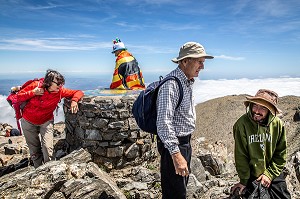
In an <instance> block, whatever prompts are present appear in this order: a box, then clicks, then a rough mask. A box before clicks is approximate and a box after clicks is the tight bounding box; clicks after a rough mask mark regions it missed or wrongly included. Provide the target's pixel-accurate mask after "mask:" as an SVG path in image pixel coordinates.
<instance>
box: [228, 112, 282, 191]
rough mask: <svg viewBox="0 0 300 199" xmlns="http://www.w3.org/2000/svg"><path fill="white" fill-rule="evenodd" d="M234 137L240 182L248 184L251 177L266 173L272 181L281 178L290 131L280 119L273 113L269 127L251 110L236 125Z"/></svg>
mask: <svg viewBox="0 0 300 199" xmlns="http://www.w3.org/2000/svg"><path fill="white" fill-rule="evenodd" d="M233 135H234V140H235V150H234V153H235V164H236V170H237V173H238V175H239V178H240V183H242V184H243V185H246V184H247V182H248V180H249V178H250V175H251V176H255V177H259V176H260V175H261V174H264V175H266V176H268V177H269V178H270V179H271V180H273V179H274V178H275V177H277V176H279V174H280V173H281V172H282V169H283V167H284V166H285V163H286V156H287V143H286V132H285V128H284V125H283V122H282V121H281V120H280V118H278V117H274V116H273V115H272V114H269V118H268V125H265V126H262V125H260V124H258V123H257V122H255V121H254V120H252V117H251V113H250V111H248V112H247V113H245V114H244V115H242V116H241V117H240V118H239V119H238V120H237V122H236V123H235V124H234V126H233Z"/></svg>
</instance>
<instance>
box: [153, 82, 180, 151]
mask: <svg viewBox="0 0 300 199" xmlns="http://www.w3.org/2000/svg"><path fill="white" fill-rule="evenodd" d="M178 101H179V86H178V84H177V82H176V81H175V80H169V81H167V82H165V83H164V84H163V85H162V86H161V87H160V89H159V91H158V96H157V102H156V105H157V122H156V124H157V134H158V136H159V137H160V139H161V140H162V142H163V143H164V145H165V147H166V148H167V149H168V150H169V152H170V154H174V153H176V152H179V147H178V144H179V142H178V139H177V137H176V132H175V126H174V115H175V109H176V106H177V104H178Z"/></svg>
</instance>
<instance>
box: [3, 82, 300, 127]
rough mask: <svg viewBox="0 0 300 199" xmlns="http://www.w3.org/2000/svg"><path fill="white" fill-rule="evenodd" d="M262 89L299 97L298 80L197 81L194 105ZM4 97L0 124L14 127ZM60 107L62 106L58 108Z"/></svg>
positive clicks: (60, 118)
mask: <svg viewBox="0 0 300 199" xmlns="http://www.w3.org/2000/svg"><path fill="white" fill-rule="evenodd" d="M261 88H264V89H270V90H274V91H276V92H277V93H278V95H279V96H280V97H282V96H286V95H295V96H300V78H269V79H252V80H251V79H236V80H225V79H224V80H199V79H197V80H196V81H195V84H194V96H195V102H196V104H198V103H201V102H204V101H207V100H210V99H214V98H218V97H223V96H226V95H239V94H248V95H255V93H256V92H257V90H259V89H261ZM6 97H7V96H4V95H0V123H9V124H12V125H13V126H14V127H16V123H15V118H14V110H13V109H12V108H11V107H10V106H9V104H8V103H7V101H6ZM60 107H62V105H61V106H60ZM54 116H55V121H56V122H59V121H64V114H63V111H62V108H59V109H58V114H56V113H55V114H54Z"/></svg>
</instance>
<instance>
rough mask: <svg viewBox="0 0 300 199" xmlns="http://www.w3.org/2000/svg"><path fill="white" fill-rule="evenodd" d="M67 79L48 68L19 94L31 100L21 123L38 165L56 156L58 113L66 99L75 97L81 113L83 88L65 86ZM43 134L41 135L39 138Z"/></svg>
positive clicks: (74, 104) (74, 109)
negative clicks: (55, 141) (56, 116)
mask: <svg viewBox="0 0 300 199" xmlns="http://www.w3.org/2000/svg"><path fill="white" fill-rule="evenodd" d="M64 84H65V78H64V77H63V76H62V75H61V74H60V73H59V72H57V71H55V70H47V72H46V75H45V78H44V79H40V81H34V82H32V83H31V84H30V85H28V86H26V87H25V88H24V89H22V90H21V91H20V92H18V94H17V97H18V100H20V101H26V100H27V101H28V103H27V104H26V106H25V107H24V109H23V113H22V117H23V118H22V119H21V125H22V131H23V134H24V136H25V139H26V143H27V145H28V147H29V150H30V156H31V159H32V161H33V164H34V167H35V168H37V167H39V166H40V165H42V164H43V163H45V162H48V161H50V160H52V159H53V131H54V128H53V127H54V115H53V112H54V110H55V109H56V107H57V105H58V103H59V102H60V100H61V99H62V98H70V99H71V101H72V102H71V112H72V113H77V111H78V101H79V100H80V99H81V98H82V97H83V92H82V91H80V90H70V89H67V88H64V87H63V85H64ZM39 134H40V137H41V139H40V137H39Z"/></svg>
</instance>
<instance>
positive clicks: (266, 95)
mask: <svg viewBox="0 0 300 199" xmlns="http://www.w3.org/2000/svg"><path fill="white" fill-rule="evenodd" d="M246 99H247V100H246V101H244V104H245V106H246V107H248V106H249V104H250V103H255V104H258V105H261V106H263V107H266V108H267V109H269V111H270V112H271V113H272V114H273V115H279V114H281V113H282V111H281V110H280V109H279V108H278V107H277V103H278V94H277V93H276V92H274V91H271V90H268V89H260V90H258V91H257V93H256V94H255V96H248V97H246Z"/></svg>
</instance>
